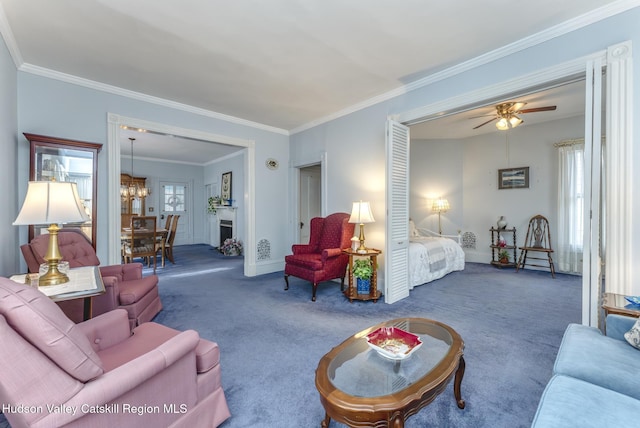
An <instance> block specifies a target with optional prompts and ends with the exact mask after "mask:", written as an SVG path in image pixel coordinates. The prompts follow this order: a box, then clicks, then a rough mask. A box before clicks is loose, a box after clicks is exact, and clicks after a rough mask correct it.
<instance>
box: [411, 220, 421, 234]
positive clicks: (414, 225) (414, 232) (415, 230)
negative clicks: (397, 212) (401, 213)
mask: <svg viewBox="0 0 640 428" xmlns="http://www.w3.org/2000/svg"><path fill="white" fill-rule="evenodd" d="M409 236H411V237H414V236H420V234H419V233H418V229H417V228H416V224H415V223H414V222H413V220H411V219H409Z"/></svg>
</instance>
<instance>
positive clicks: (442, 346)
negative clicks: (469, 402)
mask: <svg viewBox="0 0 640 428" xmlns="http://www.w3.org/2000/svg"><path fill="white" fill-rule="evenodd" d="M379 327H397V328H400V329H402V330H405V331H408V332H411V333H413V334H416V335H418V336H419V337H420V339H421V340H422V342H423V344H422V346H421V347H420V348H419V349H417V350H416V351H415V352H414V353H413V354H412V355H410V356H409V357H408V358H406V359H404V360H400V361H393V360H389V359H386V358H384V357H382V356H381V355H380V354H378V353H377V352H376V351H375V350H373V349H371V348H370V347H369V345H368V344H367V339H366V336H367V334H369V333H370V332H372V331H374V330H376V329H377V328H379ZM463 354H464V342H463V341H462V338H461V337H460V335H459V334H458V333H456V332H455V330H453V329H452V328H451V327H449V326H447V325H445V324H443V323H441V322H438V321H434V320H429V319H424V318H401V319H395V320H391V321H387V322H384V323H381V324H378V325H376V326H373V327H370V328H368V329H366V330H363V331H361V332H359V333H356V334H355V335H353V336H351V337H350V338H348V339H347V340H345V341H344V342H342V343H341V344H340V345H338V346H336V347H335V348H333V349H332V350H331V351H330V352H329V353H328V354H326V355H325V356H324V357H322V359H321V360H320V363H319V364H318V368H317V369H316V388H317V389H318V392H319V393H320V401H321V402H322V405H323V406H324V409H325V412H326V413H325V418H324V420H323V421H322V427H323V428H327V427H328V426H329V423H330V422H331V419H332V418H333V419H334V420H336V421H338V422H341V423H344V424H346V425H348V426H350V427H371V426H375V427H382V426H388V427H394V428H400V427H404V421H405V420H406V419H407V418H408V417H409V416H411V415H414V414H415V413H417V412H418V411H419V410H420V409H422V408H423V407H424V406H426V405H427V404H429V403H430V402H432V401H433V400H434V399H435V398H436V397H437V396H438V395H439V394H440V393H441V392H442V391H443V390H444V389H445V388H446V386H447V385H448V384H449V382H450V381H451V379H452V378H453V377H454V376H455V381H454V388H453V392H454V396H455V399H456V403H457V405H458V407H459V408H461V409H464V406H465V402H464V400H463V399H462V396H461V393H460V384H461V383H462V377H463V376H464V370H465V362H464V358H463Z"/></svg>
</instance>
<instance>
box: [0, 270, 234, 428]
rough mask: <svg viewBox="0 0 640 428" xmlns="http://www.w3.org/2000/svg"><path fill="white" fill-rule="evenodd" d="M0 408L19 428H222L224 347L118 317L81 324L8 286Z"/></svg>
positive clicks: (1, 288) (1, 326)
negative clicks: (133, 327) (222, 362)
mask: <svg viewBox="0 0 640 428" xmlns="http://www.w3.org/2000/svg"><path fill="white" fill-rule="evenodd" d="M0 337H2V346H0V403H2V404H3V409H4V414H5V417H6V418H7V420H8V421H9V423H10V424H11V426H12V427H13V428H20V427H60V426H64V427H136V428H138V427H169V426H171V427H217V426H218V425H220V424H221V423H222V422H223V421H225V420H226V419H227V418H228V417H229V416H230V413H229V408H228V407H227V402H226V398H225V396H224V391H223V390H222V384H221V374H220V364H219V362H220V351H219V349H218V345H217V344H216V343H214V342H210V341H208V340H204V339H200V337H199V336H198V333H197V332H195V331H193V330H187V331H184V332H179V331H176V330H173V329H170V328H168V327H164V326H162V325H160V324H156V323H153V322H150V323H145V324H142V325H140V326H138V327H136V328H135V329H134V330H133V332H131V331H130V330H129V321H128V317H127V312H126V311H125V310H123V309H116V310H113V311H111V312H108V313H106V314H103V315H100V316H98V317H96V318H93V319H91V320H88V321H85V322H83V323H80V324H74V323H73V322H72V321H71V320H70V319H69V318H67V317H66V316H65V315H64V313H63V312H62V311H61V309H60V308H59V307H58V306H57V305H55V304H54V303H53V302H52V301H51V300H50V299H49V298H48V297H47V296H45V295H44V294H43V293H41V292H40V291H38V290H37V289H35V288H31V287H28V286H25V285H23V284H18V283H16V282H13V281H11V280H9V279H7V278H0Z"/></svg>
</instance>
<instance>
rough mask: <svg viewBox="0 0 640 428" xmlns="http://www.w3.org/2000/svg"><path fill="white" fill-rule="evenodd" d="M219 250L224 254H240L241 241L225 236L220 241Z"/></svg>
mask: <svg viewBox="0 0 640 428" xmlns="http://www.w3.org/2000/svg"><path fill="white" fill-rule="evenodd" d="M220 252H221V253H222V254H224V255H225V256H240V255H242V241H239V240H237V239H236V238H227V239H225V240H224V242H223V243H222V247H220Z"/></svg>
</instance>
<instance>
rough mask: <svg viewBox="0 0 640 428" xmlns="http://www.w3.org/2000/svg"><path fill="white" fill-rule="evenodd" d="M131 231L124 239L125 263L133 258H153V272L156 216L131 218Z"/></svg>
mask: <svg viewBox="0 0 640 428" xmlns="http://www.w3.org/2000/svg"><path fill="white" fill-rule="evenodd" d="M130 227H131V233H130V235H129V237H128V239H126V240H125V241H124V247H123V250H122V253H123V256H124V262H125V263H132V262H133V260H134V259H135V258H140V257H141V258H143V259H145V260H146V261H148V260H150V259H148V258H149V257H151V258H153V273H155V272H156V241H157V239H156V236H157V235H156V217H154V216H142V217H132V218H131V224H130Z"/></svg>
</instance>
